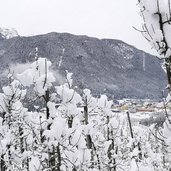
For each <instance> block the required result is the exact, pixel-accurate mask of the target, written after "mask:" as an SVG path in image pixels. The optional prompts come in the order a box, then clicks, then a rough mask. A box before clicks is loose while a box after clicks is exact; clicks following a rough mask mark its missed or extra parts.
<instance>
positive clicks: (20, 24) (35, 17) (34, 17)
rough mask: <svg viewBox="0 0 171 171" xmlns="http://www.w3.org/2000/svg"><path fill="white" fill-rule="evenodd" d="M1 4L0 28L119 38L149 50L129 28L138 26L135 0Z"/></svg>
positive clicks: (21, 0) (7, 1)
mask: <svg viewBox="0 0 171 171" xmlns="http://www.w3.org/2000/svg"><path fill="white" fill-rule="evenodd" d="M0 4H1V5H0V27H14V28H16V29H17V31H18V32H19V34H20V35H26V36H28V35H36V34H44V33H48V32H68V33H72V34H77V35H88V36H92V37H98V38H112V39H120V40H123V41H125V42H127V43H129V44H131V45H134V46H136V47H137V48H139V49H143V50H145V51H148V52H151V47H150V45H149V44H148V42H146V40H145V39H144V38H143V37H142V35H141V34H140V33H139V32H137V31H135V30H134V29H133V28H132V26H135V27H137V28H141V18H140V16H139V14H138V7H137V6H136V4H137V0H0Z"/></svg>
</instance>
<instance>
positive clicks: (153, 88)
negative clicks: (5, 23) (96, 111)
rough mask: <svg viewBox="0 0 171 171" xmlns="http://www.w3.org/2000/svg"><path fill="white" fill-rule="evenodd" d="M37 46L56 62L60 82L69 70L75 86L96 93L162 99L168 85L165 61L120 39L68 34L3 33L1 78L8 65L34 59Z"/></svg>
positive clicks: (57, 76) (0, 44) (0, 54)
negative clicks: (24, 35)
mask: <svg viewBox="0 0 171 171" xmlns="http://www.w3.org/2000/svg"><path fill="white" fill-rule="evenodd" d="M36 47H38V53H39V54H38V55H39V56H42V57H47V58H48V59H50V60H51V61H52V63H53V70H54V73H55V75H56V78H57V82H58V83H62V82H63V81H64V75H65V70H68V71H69V72H72V73H73V79H74V84H75V85H77V86H78V87H79V88H81V89H82V88H90V89H91V90H92V93H93V94H94V95H98V94H100V93H104V92H105V93H106V94H107V95H108V96H110V97H113V96H115V98H123V97H129V98H159V97H161V90H162V89H163V88H164V87H165V86H166V76H165V74H164V71H163V70H162V68H161V61H160V60H158V59H156V57H154V56H151V55H149V54H147V53H144V52H143V51H141V50H138V49H136V48H135V47H133V46H131V45H128V44H126V43H124V42H122V41H120V40H111V39H101V40H100V39H97V38H91V37H87V36H76V35H71V34H68V33H49V34H45V35H37V36H32V37H19V36H18V37H13V38H10V39H5V38H4V37H2V36H0V59H1V62H0V69H1V80H3V76H4V71H5V70H6V69H7V67H8V66H12V68H15V66H16V68H17V67H18V64H21V63H22V64H24V63H27V62H32V61H34V60H35V59H34V53H35V52H34V51H35V48H36ZM21 66H22V65H21ZM1 84H3V81H1Z"/></svg>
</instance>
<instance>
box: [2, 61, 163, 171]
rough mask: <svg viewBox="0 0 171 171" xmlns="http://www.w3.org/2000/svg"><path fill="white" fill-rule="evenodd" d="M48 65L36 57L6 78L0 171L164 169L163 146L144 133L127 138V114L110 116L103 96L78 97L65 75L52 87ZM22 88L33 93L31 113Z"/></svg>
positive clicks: (137, 130)
mask: <svg viewBox="0 0 171 171" xmlns="http://www.w3.org/2000/svg"><path fill="white" fill-rule="evenodd" d="M50 65H51V62H50V61H48V60H47V59H45V58H36V61H35V62H34V63H33V64H31V66H30V68H28V69H27V70H26V71H24V72H23V73H21V74H19V75H17V78H18V80H15V79H12V77H9V80H10V81H9V85H8V86H6V87H3V93H1V94H0V107H1V108H0V113H1V115H2V117H0V146H1V147H2V148H0V156H1V164H0V165H1V168H3V170H2V171H6V170H17V171H18V170H21V171H54V170H57V171H66V170H67V171H80V170H84V171H100V170H103V171H109V170H110V171H121V170H126V171H129V170H130V169H133V168H132V167H130V165H131V163H132V164H133V163H134V164H136V166H137V167H138V168H140V169H141V168H142V169H141V170H143V169H144V168H146V169H148V168H154V170H156V171H159V170H161V168H163V167H162V166H161V165H159V164H158V163H157V161H161V158H162V154H164V153H162V146H161V145H160V144H157V145H156V146H154V145H153V144H155V141H154V138H151V139H149V135H150V132H149V131H147V129H146V128H144V127H142V128H140V126H139V125H138V126H137V127H133V128H132V129H133V134H134V137H131V136H130V130H129V126H128V121H127V117H126V114H124V113H121V114H119V115H118V114H115V113H113V112H112V110H111V106H112V101H109V100H108V99H107V96H106V95H101V96H100V97H99V98H95V97H93V96H92V94H91V91H90V90H88V89H84V90H83V91H82V94H81V95H80V94H78V93H77V92H76V88H75V87H74V86H73V84H72V83H73V80H72V74H71V73H69V72H67V75H66V82H65V83H64V84H63V85H60V86H56V87H55V88H54V85H53V82H54V80H55V79H54V76H53V73H52V72H51V71H50ZM23 86H25V87H26V88H29V91H31V90H32V91H33V92H34V93H29V95H30V94H36V98H35V97H34V98H33V97H30V98H29V100H32V101H31V103H34V104H36V105H34V106H35V107H34V108H30V109H29V110H27V109H26V108H25V107H24V103H22V102H23V101H24V100H25V95H27V96H28V94H26V90H25V89H24V87H23ZM30 89H31V90H30ZM27 96H26V97H27ZM157 147H159V151H155V150H156V148H157ZM140 154H141V156H140ZM154 156H155V157H154ZM155 159H156V160H155ZM134 169H135V167H134Z"/></svg>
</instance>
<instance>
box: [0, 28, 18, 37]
mask: <svg viewBox="0 0 171 171" xmlns="http://www.w3.org/2000/svg"><path fill="white" fill-rule="evenodd" d="M18 36H19V34H18V32H17V30H16V29H15V28H4V27H0V37H2V38H3V39H11V38H13V37H18Z"/></svg>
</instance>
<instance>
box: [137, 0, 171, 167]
mask: <svg viewBox="0 0 171 171" xmlns="http://www.w3.org/2000/svg"><path fill="white" fill-rule="evenodd" d="M139 7H140V14H141V16H142V18H143V21H144V23H143V31H141V33H142V34H143V36H144V37H145V38H146V39H147V40H148V41H149V43H150V44H151V45H152V47H153V48H154V49H156V51H157V52H158V53H159V55H160V58H163V59H164V66H165V67H164V69H165V71H166V74H167V79H168V86H167V89H168V91H169V94H168V97H167V98H166V102H167V103H169V102H170V93H171V91H170V90H171V38H170V32H171V2H170V0H152V1H151V0H139ZM164 103H165V100H164ZM164 106H165V108H166V104H164ZM165 114H166V121H165V123H164V131H163V135H164V136H163V137H162V139H163V138H164V139H165V140H166V141H165V143H166V146H167V148H166V147H165V149H167V150H166V151H168V153H166V154H165V155H166V156H167V158H168V159H169V158H170V155H169V154H170V152H171V148H170V147H171V138H170V137H171V131H170V127H171V126H170V125H171V118H170V114H169V113H168V111H167V109H166V110H165ZM164 162H165V161H164ZM169 162H170V163H171V161H169ZM170 167H171V166H170Z"/></svg>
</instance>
